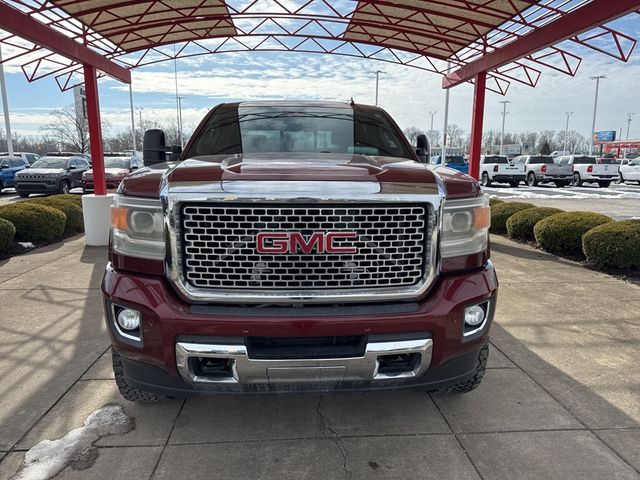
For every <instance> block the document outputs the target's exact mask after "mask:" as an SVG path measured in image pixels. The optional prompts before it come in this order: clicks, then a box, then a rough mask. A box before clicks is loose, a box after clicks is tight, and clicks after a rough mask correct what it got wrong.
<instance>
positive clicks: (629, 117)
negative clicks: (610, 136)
mask: <svg viewBox="0 0 640 480" xmlns="http://www.w3.org/2000/svg"><path fill="white" fill-rule="evenodd" d="M634 115H635V112H634V113H627V140H629V131H630V130H631V122H632V121H633V116H634ZM620 136H622V135H620ZM628 151H629V149H628V148H625V149H624V158H627V152H628Z"/></svg>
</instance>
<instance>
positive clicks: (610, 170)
mask: <svg viewBox="0 0 640 480" xmlns="http://www.w3.org/2000/svg"><path fill="white" fill-rule="evenodd" d="M556 162H557V163H558V164H559V165H571V168H573V178H572V179H571V185H572V186H574V187H581V186H582V185H583V184H584V183H597V184H598V185H599V186H600V188H607V187H608V186H609V185H611V182H612V181H614V180H615V179H616V178H618V165H609V164H604V163H598V161H597V160H596V157H588V156H585V155H565V156H562V157H559V158H556Z"/></svg>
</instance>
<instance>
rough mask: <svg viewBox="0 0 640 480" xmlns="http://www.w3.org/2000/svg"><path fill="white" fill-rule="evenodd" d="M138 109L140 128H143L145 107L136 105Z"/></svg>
mask: <svg viewBox="0 0 640 480" xmlns="http://www.w3.org/2000/svg"><path fill="white" fill-rule="evenodd" d="M136 110H137V111H138V118H139V119H140V129H141V130H142V111H143V110H144V107H136Z"/></svg>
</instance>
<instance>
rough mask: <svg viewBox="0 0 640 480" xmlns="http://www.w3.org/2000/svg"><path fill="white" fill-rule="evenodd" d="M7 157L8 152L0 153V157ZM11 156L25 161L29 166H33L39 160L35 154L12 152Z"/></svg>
mask: <svg viewBox="0 0 640 480" xmlns="http://www.w3.org/2000/svg"><path fill="white" fill-rule="evenodd" d="M7 156H9V152H0V157H7ZM13 156H14V157H20V158H23V159H25V160H26V161H27V162H29V165H33V164H34V163H35V162H36V161H38V159H39V158H40V155H38V154H37V153H28V152H13Z"/></svg>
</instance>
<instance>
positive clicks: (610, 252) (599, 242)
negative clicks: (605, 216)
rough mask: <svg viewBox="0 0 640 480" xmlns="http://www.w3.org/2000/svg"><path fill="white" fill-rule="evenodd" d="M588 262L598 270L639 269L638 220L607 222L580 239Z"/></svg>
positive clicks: (639, 240) (639, 221)
mask: <svg viewBox="0 0 640 480" xmlns="http://www.w3.org/2000/svg"><path fill="white" fill-rule="evenodd" d="M582 247H583V251H584V254H585V255H586V257H587V260H589V262H591V263H593V264H594V265H595V266H596V267H598V268H603V267H613V268H640V220H625V221H621V222H609V223H605V224H604V225H600V226H599V227H596V228H592V229H591V230H589V231H588V232H587V233H585V234H584V235H583V237H582Z"/></svg>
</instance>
